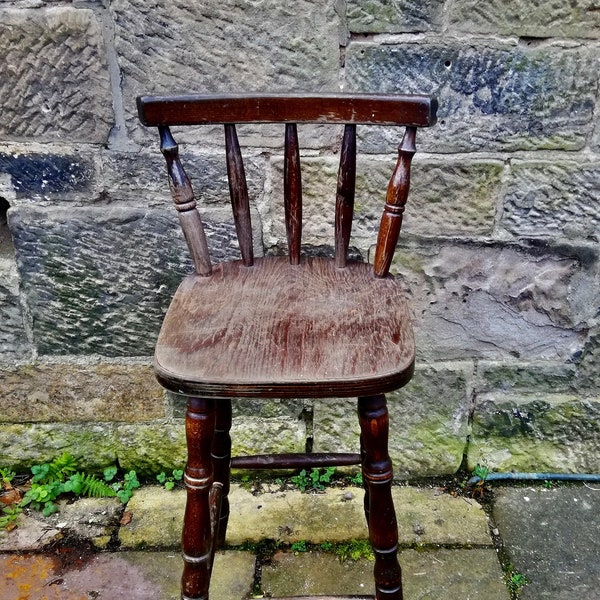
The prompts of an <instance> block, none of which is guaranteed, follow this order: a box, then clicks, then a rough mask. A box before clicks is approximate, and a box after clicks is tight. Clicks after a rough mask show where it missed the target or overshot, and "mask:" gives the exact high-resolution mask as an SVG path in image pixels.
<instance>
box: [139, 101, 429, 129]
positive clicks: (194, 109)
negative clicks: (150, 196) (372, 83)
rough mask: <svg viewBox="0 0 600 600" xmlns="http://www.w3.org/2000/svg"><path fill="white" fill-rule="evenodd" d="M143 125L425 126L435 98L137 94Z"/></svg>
mask: <svg viewBox="0 0 600 600" xmlns="http://www.w3.org/2000/svg"><path fill="white" fill-rule="evenodd" d="M137 107H138V115H139V118H140V121H141V122H142V123H143V124H144V125H146V126H148V127H157V126H160V125H201V124H208V123H285V122H288V123H373V124H377V125H410V126H413V127H429V126H430V125H433V124H434V123H435V121H436V111H437V101H436V100H435V98H431V97H430V96H417V95H414V96H402V95H398V94H389V95H386V94H353V95H349V94H318V95H316V94H302V95H299V94H244V95H238V94H223V95H201V94H188V95H179V96H176V95H170V96H140V97H138V99H137Z"/></svg>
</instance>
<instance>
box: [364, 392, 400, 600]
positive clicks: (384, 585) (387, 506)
mask: <svg viewBox="0 0 600 600" xmlns="http://www.w3.org/2000/svg"><path fill="white" fill-rule="evenodd" d="M358 417H359V421H360V430H361V444H362V449H363V454H364V457H363V478H364V481H365V482H366V485H367V487H368V490H369V491H368V501H367V503H366V504H365V506H366V507H367V512H368V520H369V539H370V541H371V545H372V547H373V553H374V554H375V569H374V575H375V589H376V598H377V600H402V574H401V571H400V565H399V564H398V557H397V553H398V525H397V522H396V513H395V511H394V504H393V501H392V476H393V474H392V461H391V460H390V457H389V454H388V430H389V421H388V412H387V406H386V399H385V396H384V395H383V394H379V395H377V396H367V397H362V398H359V399H358Z"/></svg>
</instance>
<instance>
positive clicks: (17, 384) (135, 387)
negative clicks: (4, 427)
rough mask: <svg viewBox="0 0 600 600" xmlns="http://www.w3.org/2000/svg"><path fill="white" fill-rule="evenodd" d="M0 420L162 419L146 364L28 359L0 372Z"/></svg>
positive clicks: (159, 399) (157, 393)
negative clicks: (91, 363)
mask: <svg viewBox="0 0 600 600" xmlns="http://www.w3.org/2000/svg"><path fill="white" fill-rule="evenodd" d="M0 389H2V413H1V414H0V422H4V423H28V422H33V423H41V422H54V423H75V422H101V421H106V422H110V421H124V422H132V421H147V420H149V419H157V418H164V416H165V406H164V400H163V393H162V389H161V388H160V386H159V385H158V383H157V382H156V380H155V378H154V375H153V373H152V369H151V367H149V366H147V365H124V364H123V365H122V364H98V365H91V366H88V365H78V364H43V363H37V364H35V363H34V364H30V365H25V366H11V367H6V368H4V369H2V371H0Z"/></svg>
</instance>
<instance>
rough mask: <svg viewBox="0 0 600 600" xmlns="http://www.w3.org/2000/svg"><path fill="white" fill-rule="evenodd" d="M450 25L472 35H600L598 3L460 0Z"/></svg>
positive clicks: (590, 0) (577, 0) (580, 0)
mask: <svg viewBox="0 0 600 600" xmlns="http://www.w3.org/2000/svg"><path fill="white" fill-rule="evenodd" d="M450 23H451V25H452V26H453V27H456V28H457V29H459V30H460V31H466V32H468V33H492V34H500V35H519V36H523V37H537V38H549V37H561V38H562V37H574V38H597V37H599V36H600V15H599V14H598V5H597V4H596V2H595V1H594V0H572V1H571V2H568V3H567V2H546V1H544V0H535V1H534V2H531V1H527V0H508V1H507V0H484V1H483V2H482V1H481V0H457V1H456V2H453V4H452V7H451V12H450Z"/></svg>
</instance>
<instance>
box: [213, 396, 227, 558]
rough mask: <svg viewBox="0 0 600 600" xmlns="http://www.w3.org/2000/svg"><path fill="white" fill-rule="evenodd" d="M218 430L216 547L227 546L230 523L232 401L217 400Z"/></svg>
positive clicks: (215, 455)
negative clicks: (218, 489)
mask: <svg viewBox="0 0 600 600" xmlns="http://www.w3.org/2000/svg"><path fill="white" fill-rule="evenodd" d="M216 410H217V417H216V429H215V437H214V439H213V444H212V451H211V456H212V462H213V468H214V471H215V483H217V484H220V485H221V505H220V507H219V514H220V517H219V520H218V523H217V525H216V547H217V548H218V547H221V546H223V545H224V544H225V536H226V534H227V523H228V521H229V499H228V494H229V473H230V465H231V437H230V435H229V430H230V429H231V400H217V402H216Z"/></svg>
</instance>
